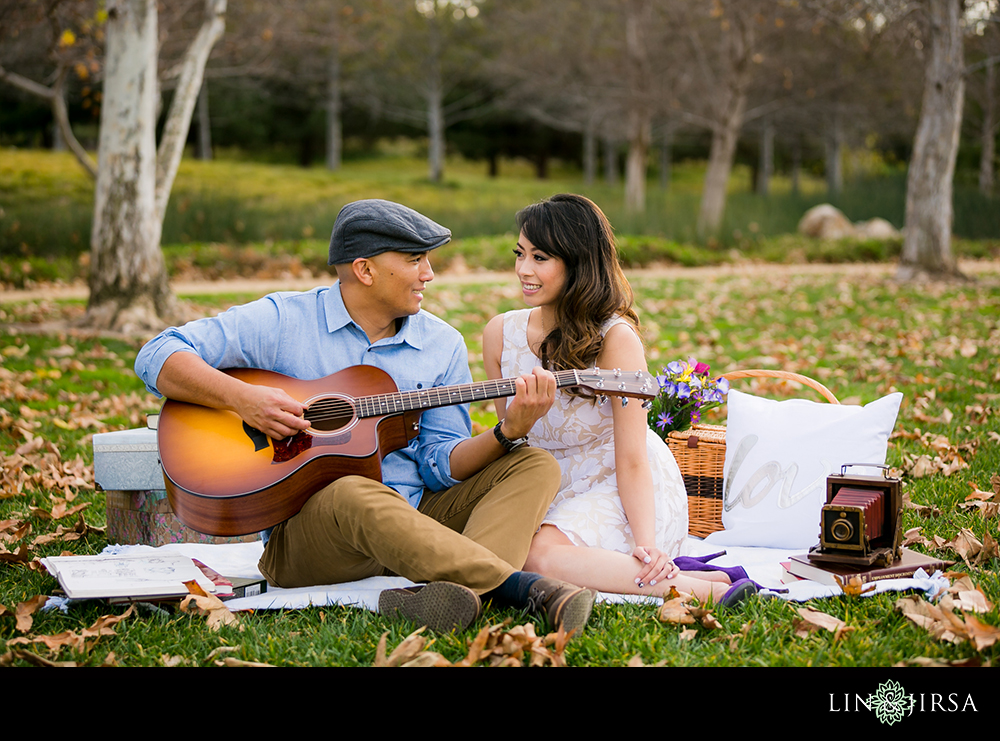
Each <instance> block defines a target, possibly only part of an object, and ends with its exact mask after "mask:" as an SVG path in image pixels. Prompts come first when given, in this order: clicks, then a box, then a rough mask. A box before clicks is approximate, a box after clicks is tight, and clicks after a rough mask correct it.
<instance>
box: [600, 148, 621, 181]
mask: <svg viewBox="0 0 1000 741" xmlns="http://www.w3.org/2000/svg"><path fill="white" fill-rule="evenodd" d="M601 146H602V147H603V149H604V182H605V183H607V184H608V185H614V184H615V183H617V182H618V147H617V146H616V145H615V142H614V141H613V140H612V139H611V137H604V139H603V140H602V141H601Z"/></svg>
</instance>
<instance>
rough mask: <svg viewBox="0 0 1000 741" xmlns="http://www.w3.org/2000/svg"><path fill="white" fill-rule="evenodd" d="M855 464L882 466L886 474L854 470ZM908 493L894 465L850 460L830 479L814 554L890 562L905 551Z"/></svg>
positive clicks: (856, 562) (852, 561)
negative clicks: (854, 472)
mask: <svg viewBox="0 0 1000 741" xmlns="http://www.w3.org/2000/svg"><path fill="white" fill-rule="evenodd" d="M852 466H866V467H868V468H881V469H882V475H881V476H848V475H847V473H846V471H847V469H848V468H850V467H852ZM902 526H903V496H902V489H901V485H900V480H899V479H897V478H892V477H890V476H889V468H888V466H879V465H875V464H871V463H847V464H845V465H843V466H841V468H840V473H839V474H831V475H830V476H828V477H827V479H826V504H825V505H823V510H822V513H821V515H820V533H819V545H817V546H814V547H813V548H811V549H810V550H809V559H810V560H812V561H818V562H821V563H823V562H825V563H841V564H848V565H852V566H859V567H862V568H863V567H866V566H889V565H890V564H892V562H893V561H895V560H897V559H899V558H900V557H901V556H902V546H901V542H902V537H903V532H902Z"/></svg>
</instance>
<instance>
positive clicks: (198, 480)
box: [158, 365, 659, 535]
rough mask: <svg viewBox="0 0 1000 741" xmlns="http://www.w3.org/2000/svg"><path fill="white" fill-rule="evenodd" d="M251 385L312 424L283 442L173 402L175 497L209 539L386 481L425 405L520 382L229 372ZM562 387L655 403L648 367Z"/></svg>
mask: <svg viewBox="0 0 1000 741" xmlns="http://www.w3.org/2000/svg"><path fill="white" fill-rule="evenodd" d="M224 372H225V373H228V374H229V375H231V376H233V377H235V378H238V379H240V380H242V381H245V382H247V383H253V384H257V385H263V386H272V387H276V388H281V389H283V390H284V391H285V392H287V393H288V394H289V395H290V396H292V397H294V398H295V399H298V400H299V401H300V402H301V403H302V404H303V405H304V406H305V407H306V411H305V415H304V416H305V418H306V419H307V420H308V421H309V423H310V427H309V428H308V429H306V430H303V431H302V432H299V433H298V434H296V435H293V436H291V437H287V438H284V439H282V440H274V439H273V438H271V437H269V436H267V435H265V434H264V433H263V432H261V431H260V430H257V429H254V428H253V427H250V425H248V424H247V423H246V422H244V421H243V420H242V419H241V418H240V417H239V416H238V415H237V414H236V413H234V412H230V411H226V410H221V409H211V408H209V407H204V406H200V405H198V404H189V403H187V402H182V401H174V400H170V399H168V400H167V401H165V402H164V404H163V409H162V411H161V413H160V420H159V431H158V445H159V453H160V462H161V464H162V465H163V472H164V479H165V484H166V490H167V496H168V498H169V500H170V504H171V506H172V507H173V510H174V513H175V514H176V515H177V517H178V518H179V519H180V521H181V522H183V523H184V524H185V525H187V526H188V527H190V528H192V529H194V530H197V531H198V532H202V533H207V534H209V535H244V534H247V533H252V532H257V531H260V530H264V529H265V528H268V527H272V526H274V525H277V524H278V523H279V522H283V521H285V520H287V519H288V518H289V517H292V516H293V515H295V514H296V513H297V512H298V511H299V510H300V509H301V508H302V506H303V505H304V504H305V503H306V501H307V500H308V499H309V497H311V496H312V495H313V494H315V493H316V492H317V491H319V490H320V489H322V488H323V487H325V486H327V485H328V484H329V483H330V482H332V481H334V480H336V479H338V478H340V477H341V476H348V475H360V476H367V477H368V478H370V479H375V480H376V481H381V480H382V458H383V457H384V456H386V455H388V454H389V453H391V452H392V451H394V450H399V449H400V448H405V447H406V446H407V445H408V444H409V441H410V440H412V439H413V438H414V437H416V436H417V434H418V433H419V432H420V415H421V413H422V412H423V411H424V410H425V409H433V408H436V407H443V406H451V405H454V404H465V403H469V402H473V401H484V400H488V399H498V398H501V397H507V396H513V395H514V394H515V393H516V386H515V380H516V379H513V378H502V379H498V380H495V381H483V382H480V383H469V384H460V385H455V386H438V387H435V388H429V389H422V390H418V391H407V392H399V391H398V390H397V388H396V384H395V382H394V381H393V380H392V378H391V377H390V376H389V375H388V374H387V373H386V372H385V371H383V370H381V369H379V368H373V367H371V366H366V365H359V366H353V367H351V368H346V369H345V370H342V371H340V372H338V373H334V374H332V375H330V376H326V377H325V378H320V379H317V380H312V381H302V380H299V379H296V378H291V377H289V376H285V375H282V374H280V373H274V372H272V371H265V370H257V369H253V368H236V369H230V370H227V371H224ZM555 377H556V384H557V386H558V387H559V388H566V387H570V386H581V387H586V388H588V389H590V390H592V391H593V392H594V393H595V394H597V395H598V397H599V400H600V401H603V400H605V399H604V398H603V397H607V396H619V397H622V404H625V403H627V402H628V398H626V397H637V398H643V399H651V398H653V397H654V396H655V395H656V393H657V391H658V390H659V387H658V385H657V383H656V381H655V380H654V379H653V377H652V376H650V375H649V374H648V373H646V372H645V371H636V372H634V373H626V372H623V371H619V370H600V369H598V368H593V369H591V370H580V371H578V370H567V371H558V372H556V373H555Z"/></svg>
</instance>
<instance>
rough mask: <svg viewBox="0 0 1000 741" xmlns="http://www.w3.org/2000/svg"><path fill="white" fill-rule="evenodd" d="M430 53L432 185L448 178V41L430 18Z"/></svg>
mask: <svg viewBox="0 0 1000 741" xmlns="http://www.w3.org/2000/svg"><path fill="white" fill-rule="evenodd" d="M428 23H429V37H428V40H429V42H430V51H429V53H428V59H427V80H426V83H425V84H426V94H427V137H428V139H429V142H428V150H427V168H428V173H427V176H428V177H429V178H430V180H431V182H432V183H440V182H441V181H442V180H443V179H444V82H443V77H442V71H441V55H442V54H443V53H444V52H443V48H444V41H443V40H442V39H441V29H440V28H439V27H438V25H437V20H436V19H434V18H429V19H428Z"/></svg>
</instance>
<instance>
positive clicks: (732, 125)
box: [698, 93, 746, 237]
mask: <svg viewBox="0 0 1000 741" xmlns="http://www.w3.org/2000/svg"><path fill="white" fill-rule="evenodd" d="M745 109H746V95H745V94H744V93H737V94H736V95H735V96H734V97H733V98H732V100H731V101H730V105H729V106H728V110H727V115H726V116H725V118H724V119H723V120H722V121H721V122H720V124H719V125H718V126H716V127H715V128H714V130H713V131H712V146H711V149H710V150H709V154H708V169H707V170H706V171H705V188H704V190H703V191H702V194H701V210H700V211H699V213H698V235H699V236H701V237H705V236H708V235H710V234H715V233H716V232H718V231H719V228H720V227H721V226H722V215H723V214H724V213H725V210H726V188H727V187H728V185H729V174H730V173H731V172H732V170H733V158H734V157H735V156H736V144H737V142H738V141H739V137H740V128H741V127H742V126H743V113H744V111H745Z"/></svg>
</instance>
